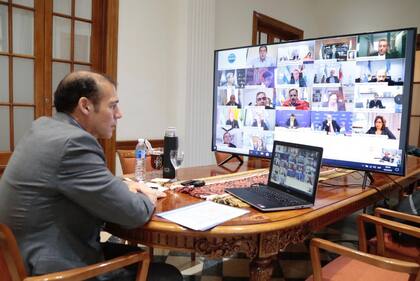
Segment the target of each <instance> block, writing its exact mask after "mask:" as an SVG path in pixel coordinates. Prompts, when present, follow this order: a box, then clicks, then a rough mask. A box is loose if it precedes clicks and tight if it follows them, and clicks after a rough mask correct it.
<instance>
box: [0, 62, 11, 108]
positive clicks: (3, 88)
mask: <svg viewBox="0 0 420 281" xmlns="http://www.w3.org/2000/svg"><path fill="white" fill-rule="evenodd" d="M0 102H9V57H7V56H0Z"/></svg>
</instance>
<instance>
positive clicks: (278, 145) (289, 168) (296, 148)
mask: <svg viewBox="0 0 420 281" xmlns="http://www.w3.org/2000/svg"><path fill="white" fill-rule="evenodd" d="M272 157H273V158H272V163H271V173H270V177H269V181H270V182H271V183H274V184H276V185H280V186H282V187H286V188H287V189H293V190H295V191H298V192H300V193H303V194H304V195H307V196H311V197H312V196H313V195H314V191H315V188H316V186H317V184H318V177H319V170H320V166H321V158H322V148H318V147H312V146H307V145H299V144H292V143H285V142H278V141H276V142H275V143H274V147H273V155H272Z"/></svg>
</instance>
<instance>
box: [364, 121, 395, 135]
mask: <svg viewBox="0 0 420 281" xmlns="http://www.w3.org/2000/svg"><path fill="white" fill-rule="evenodd" d="M366 134H371V135H385V136H388V138H389V139H393V140H395V139H396V138H395V136H394V134H393V133H392V132H391V130H390V129H388V127H387V126H386V121H385V119H384V117H382V116H380V115H378V116H376V117H375V126H374V127H370V129H369V130H368V131H367V132H366Z"/></svg>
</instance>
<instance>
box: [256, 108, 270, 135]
mask: <svg viewBox="0 0 420 281" xmlns="http://www.w3.org/2000/svg"><path fill="white" fill-rule="evenodd" d="M252 127H258V128H263V129H264V130H266V131H267V130H268V125H267V121H265V118H264V111H260V110H257V111H254V121H253V122H252Z"/></svg>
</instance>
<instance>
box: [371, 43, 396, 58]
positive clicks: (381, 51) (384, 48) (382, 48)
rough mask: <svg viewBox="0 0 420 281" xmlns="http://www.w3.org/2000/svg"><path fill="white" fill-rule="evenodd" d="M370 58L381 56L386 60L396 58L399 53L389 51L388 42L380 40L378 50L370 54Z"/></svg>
mask: <svg viewBox="0 0 420 281" xmlns="http://www.w3.org/2000/svg"><path fill="white" fill-rule="evenodd" d="M370 55H371V56H382V57H384V58H387V59H392V58H398V57H400V53H399V52H398V51H397V50H391V49H390V46H389V43H388V40H387V39H385V38H382V39H380V40H379V41H378V50H377V51H375V52H373V53H371V54H370Z"/></svg>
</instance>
